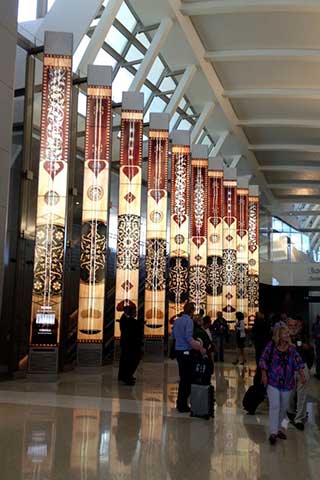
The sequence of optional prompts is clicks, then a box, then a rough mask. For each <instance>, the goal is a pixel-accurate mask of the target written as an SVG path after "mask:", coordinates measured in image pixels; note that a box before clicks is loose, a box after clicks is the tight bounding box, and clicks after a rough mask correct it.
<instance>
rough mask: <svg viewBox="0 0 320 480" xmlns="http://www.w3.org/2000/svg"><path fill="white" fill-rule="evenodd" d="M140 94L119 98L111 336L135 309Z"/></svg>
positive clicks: (141, 100) (138, 202) (137, 273)
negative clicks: (125, 311)
mask: <svg viewBox="0 0 320 480" xmlns="http://www.w3.org/2000/svg"><path fill="white" fill-rule="evenodd" d="M143 106H144V105H143V93H135V92H124V93H123V95H122V114H121V141H120V179H119V212H118V242H117V280H116V312H115V319H116V322H115V337H116V338H119V337H120V327H119V322H118V320H119V319H120V317H121V315H122V313H123V308H124V307H125V306H127V305H129V306H135V307H136V308H137V309H138V296H139V260H140V212H141V162H142V133H143Z"/></svg>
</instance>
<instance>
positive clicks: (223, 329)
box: [211, 312, 229, 362]
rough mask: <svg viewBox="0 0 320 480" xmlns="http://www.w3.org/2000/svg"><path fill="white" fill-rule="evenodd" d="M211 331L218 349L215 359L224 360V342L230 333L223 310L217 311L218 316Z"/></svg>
mask: <svg viewBox="0 0 320 480" xmlns="http://www.w3.org/2000/svg"><path fill="white" fill-rule="evenodd" d="M211 333H212V336H213V338H214V340H215V342H216V347H217V350H218V351H217V352H216V354H215V361H218V360H219V361H220V362H224V343H225V340H226V338H227V336H228V334H229V327H228V323H227V321H226V320H225V319H224V318H223V315H222V312H217V318H216V319H215V321H214V322H213V324H212V326H211Z"/></svg>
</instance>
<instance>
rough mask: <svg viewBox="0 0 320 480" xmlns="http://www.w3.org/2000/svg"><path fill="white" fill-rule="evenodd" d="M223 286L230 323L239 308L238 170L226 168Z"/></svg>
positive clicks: (224, 184)
mask: <svg viewBox="0 0 320 480" xmlns="http://www.w3.org/2000/svg"><path fill="white" fill-rule="evenodd" d="M222 215H223V252H222V261H223V288H222V297H223V300H222V307H223V308H222V311H223V315H224V317H225V319H226V320H227V321H228V323H229V325H230V326H231V327H233V325H234V323H235V313H236V308H237V217H236V215H237V171H236V169H235V168H225V169H224V180H223V214H222Z"/></svg>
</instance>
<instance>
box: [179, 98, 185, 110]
mask: <svg viewBox="0 0 320 480" xmlns="http://www.w3.org/2000/svg"><path fill="white" fill-rule="evenodd" d="M186 105H187V102H186V101H185V99H184V98H182V99H181V101H180V103H179V107H180V108H182V110H183V109H184V107H185V106H186Z"/></svg>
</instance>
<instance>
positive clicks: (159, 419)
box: [139, 363, 165, 480]
mask: <svg viewBox="0 0 320 480" xmlns="http://www.w3.org/2000/svg"><path fill="white" fill-rule="evenodd" d="M154 368H155V369H156V371H157V378H158V379H160V386H159V385H155V384H152V381H148V382H147V381H146V383H145V384H144V385H143V392H142V408H141V412H142V415H141V456H140V462H139V465H140V469H139V478H152V479H159V480H160V479H162V478H164V475H165V472H164V471H163V470H162V467H163V465H162V463H161V445H162V433H163V413H164V406H163V390H162V380H163V374H164V367H163V365H161V364H158V363H157V364H155V365H154Z"/></svg>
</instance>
